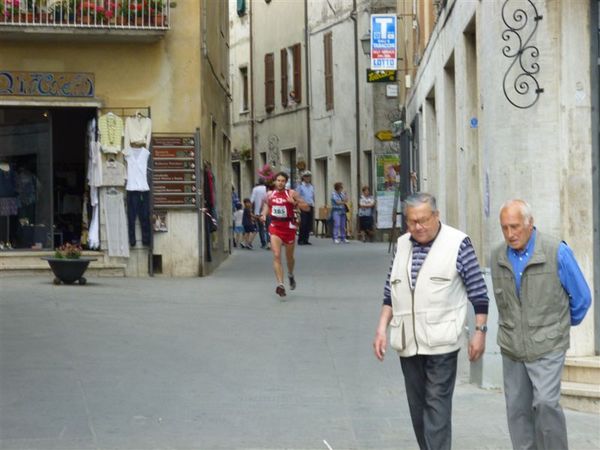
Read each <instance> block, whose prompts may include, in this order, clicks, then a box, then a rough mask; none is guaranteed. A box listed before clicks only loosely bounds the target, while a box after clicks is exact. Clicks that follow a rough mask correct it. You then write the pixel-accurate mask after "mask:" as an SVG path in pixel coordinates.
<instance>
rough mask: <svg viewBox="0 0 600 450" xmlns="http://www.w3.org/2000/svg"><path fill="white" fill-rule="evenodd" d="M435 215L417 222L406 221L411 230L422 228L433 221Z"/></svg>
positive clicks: (432, 214)
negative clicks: (419, 226) (418, 226)
mask: <svg viewBox="0 0 600 450" xmlns="http://www.w3.org/2000/svg"><path fill="white" fill-rule="evenodd" d="M434 215H435V214H434V213H431V214H429V216H428V217H423V218H421V219H417V220H407V221H406V225H408V226H409V227H410V228H414V227H416V226H417V225H421V226H422V227H424V226H426V225H427V223H428V222H429V221H430V220H431V218H432V217H433V216H434Z"/></svg>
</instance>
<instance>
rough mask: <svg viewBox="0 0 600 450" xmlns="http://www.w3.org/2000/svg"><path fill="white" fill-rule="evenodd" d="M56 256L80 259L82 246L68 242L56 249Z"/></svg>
mask: <svg viewBox="0 0 600 450" xmlns="http://www.w3.org/2000/svg"><path fill="white" fill-rule="evenodd" d="M54 257H55V258H59V259H79V258H80V257H81V246H79V245H75V244H70V243H68V242H67V243H66V244H64V245H61V246H60V247H58V248H57V249H56V250H55V251H54Z"/></svg>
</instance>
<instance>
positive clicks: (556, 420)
mask: <svg viewBox="0 0 600 450" xmlns="http://www.w3.org/2000/svg"><path fill="white" fill-rule="evenodd" d="M564 364H565V352H564V351H561V352H553V353H549V354H547V355H544V356H542V357H541V358H539V359H537V360H535V361H533V362H522V361H514V360H512V359H510V358H509V357H508V356H505V355H502V371H503V374H504V396H505V398H506V415H507V418H508V431H509V432H510V439H511V441H512V445H513V448H514V449H518V450H563V449H564V450H566V449H568V448H569V445H568V443H567V425H566V422H565V415H564V413H563V410H562V407H561V406H560V404H559V403H558V401H559V399H560V377H561V374H562V371H563V366H564Z"/></svg>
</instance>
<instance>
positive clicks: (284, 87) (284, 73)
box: [281, 48, 288, 107]
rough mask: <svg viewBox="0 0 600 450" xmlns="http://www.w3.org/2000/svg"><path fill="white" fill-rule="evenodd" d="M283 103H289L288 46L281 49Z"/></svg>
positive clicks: (284, 104)
mask: <svg viewBox="0 0 600 450" xmlns="http://www.w3.org/2000/svg"><path fill="white" fill-rule="evenodd" d="M281 104H282V105H283V106H284V107H285V106H287V105H288V54H287V48H282V49H281Z"/></svg>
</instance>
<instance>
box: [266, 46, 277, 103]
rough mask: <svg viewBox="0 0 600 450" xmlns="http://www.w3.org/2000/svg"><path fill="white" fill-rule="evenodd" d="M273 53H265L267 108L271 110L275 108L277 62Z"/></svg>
mask: <svg viewBox="0 0 600 450" xmlns="http://www.w3.org/2000/svg"><path fill="white" fill-rule="evenodd" d="M274 59H275V57H274V55H273V53H267V54H266V55H265V109H266V110H267V112H271V111H273V110H274V109H275V67H274V65H275V63H274Z"/></svg>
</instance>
